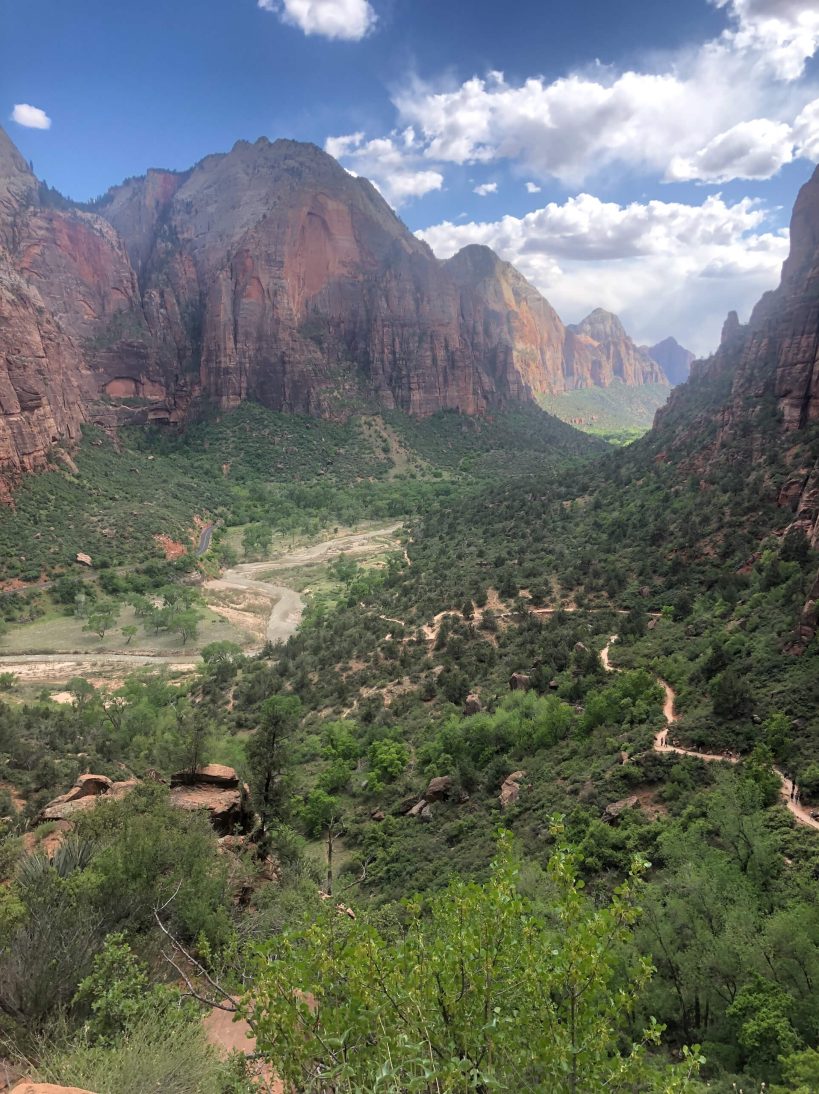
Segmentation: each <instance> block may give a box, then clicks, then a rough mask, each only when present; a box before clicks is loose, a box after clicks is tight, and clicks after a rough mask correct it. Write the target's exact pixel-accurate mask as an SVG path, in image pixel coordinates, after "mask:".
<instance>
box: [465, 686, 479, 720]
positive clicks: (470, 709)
mask: <svg viewBox="0 0 819 1094" xmlns="http://www.w3.org/2000/svg"><path fill="white" fill-rule="evenodd" d="M482 710H483V703H482V702H481V700H480V696H478V695H476V694H475V693H474V692H472V691H471V692H470V693H469V695H467V697H466V700H465V701H464V715H465V716H466V717H469V716H470V715H472V714H480V712H481V711H482Z"/></svg>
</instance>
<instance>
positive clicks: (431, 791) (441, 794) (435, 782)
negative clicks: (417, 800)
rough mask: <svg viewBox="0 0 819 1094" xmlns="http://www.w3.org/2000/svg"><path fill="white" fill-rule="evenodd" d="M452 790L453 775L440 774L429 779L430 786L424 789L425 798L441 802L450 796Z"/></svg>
mask: <svg viewBox="0 0 819 1094" xmlns="http://www.w3.org/2000/svg"><path fill="white" fill-rule="evenodd" d="M451 790H452V776H451V775H439V776H438V777H437V778H435V779H430V780H429V786H428V787H427V788H426V790H425V791H424V798H425V800H426V801H428V802H439V801H443V800H444V799H445V798H448V797H449V794H450V791H451Z"/></svg>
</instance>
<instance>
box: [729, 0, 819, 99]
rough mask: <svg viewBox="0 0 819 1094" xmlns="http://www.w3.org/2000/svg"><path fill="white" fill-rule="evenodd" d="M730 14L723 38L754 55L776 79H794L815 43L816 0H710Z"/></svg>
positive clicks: (818, 34) (818, 37)
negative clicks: (731, 23) (730, 24)
mask: <svg viewBox="0 0 819 1094" xmlns="http://www.w3.org/2000/svg"><path fill="white" fill-rule="evenodd" d="M713 2H714V6H715V7H718V8H725V9H727V11H728V12H729V14H730V16H731V17H732V21H733V23H734V25H735V26H734V29H732V30H730V31H726V33H725V34H724V35H723V40H724V41H726V42H727V43H729V45H730V46H731V47H732V48H733V49H735V50H737V51H740V52H744V53H746V54H752V55H755V56H756V63H757V65H758V66H759V67H760V68H762V69H766V70H767V71H769V72H770V73H771V74H772V75H773V76H775V77H776V78H777V79H781V80H795V79H797V78H798V77H799V76H801V75H802V72H803V70H804V68H805V62H806V61H807V60H808V58H810V57H812V56H813V55H814V53H815V52H816V48H817V45H819V4H817V3H816V0H713Z"/></svg>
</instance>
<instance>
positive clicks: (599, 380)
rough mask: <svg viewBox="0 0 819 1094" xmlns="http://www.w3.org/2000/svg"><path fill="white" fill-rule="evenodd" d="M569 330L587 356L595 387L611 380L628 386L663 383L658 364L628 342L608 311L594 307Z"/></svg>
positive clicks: (614, 316) (620, 326)
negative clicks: (589, 360)
mask: <svg viewBox="0 0 819 1094" xmlns="http://www.w3.org/2000/svg"><path fill="white" fill-rule="evenodd" d="M570 330H571V331H572V332H573V333H574V334H575V335H576V336H577V339H578V342H579V343H580V344H581V345H582V346H583V348H584V351H585V352H586V353H588V354H590V355H591V358H592V370H591V381H592V383H594V384H595V385H597V386H598V387H608V386H609V385H610V384H611V383H613V382H614V381H615V380H622V382H623V383H624V384H630V385H638V384H664V383H667V379H666V376H665V374H664V373H663V370H662V368H661V367H660V365H658V364H657V362H656V361H654V360H652V359H651V357H649V355H648V354H647V353H646V352H645V351H644V350H642V349H640V348H639V347H638V346H636V345H635V344H634V342H632V340H631V339H630V338H629V336H628V335H627V334H626V331H625V329H624V327H623V324H622V323H621V322H620V320H619V319H618V318H617V316H616V315H613V314H612V313H611V312H610V311H605V310H604V309H603V308H596V309H595V310H594V311H593V312H591V314H589V315H587V316H586V318H585V319H584V320H582V322H580V323H577V324H575V325H574V326H572V327H570ZM574 386H575V387H585V386H588V385H587V384H575V385H574Z"/></svg>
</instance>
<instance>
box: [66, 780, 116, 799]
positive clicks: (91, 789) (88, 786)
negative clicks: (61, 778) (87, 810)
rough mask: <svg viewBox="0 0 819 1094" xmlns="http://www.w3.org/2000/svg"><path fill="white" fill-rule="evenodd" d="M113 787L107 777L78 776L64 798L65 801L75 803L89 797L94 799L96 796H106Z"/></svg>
mask: <svg viewBox="0 0 819 1094" xmlns="http://www.w3.org/2000/svg"><path fill="white" fill-rule="evenodd" d="M113 785H114V784H113V783H112V782H111V780H110V779H109V778H108V776H107V775H80V777H79V778H78V779H77V781H76V782H75V783H74V785H73V786H72V787H71V789H70V790H69V791H68V793H67V794H65V795H64V797H65V800H66V801H76V800H77V798H87V797H88V796H89V795H93V796H94V797H96V796H97V794H107V793H108V792H109V791H110V789H111V787H112V786H113Z"/></svg>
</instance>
